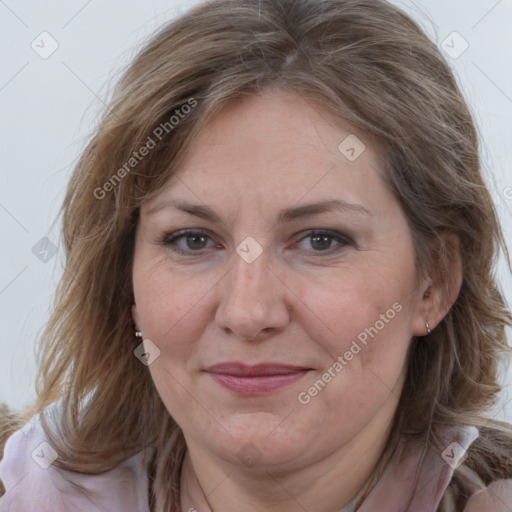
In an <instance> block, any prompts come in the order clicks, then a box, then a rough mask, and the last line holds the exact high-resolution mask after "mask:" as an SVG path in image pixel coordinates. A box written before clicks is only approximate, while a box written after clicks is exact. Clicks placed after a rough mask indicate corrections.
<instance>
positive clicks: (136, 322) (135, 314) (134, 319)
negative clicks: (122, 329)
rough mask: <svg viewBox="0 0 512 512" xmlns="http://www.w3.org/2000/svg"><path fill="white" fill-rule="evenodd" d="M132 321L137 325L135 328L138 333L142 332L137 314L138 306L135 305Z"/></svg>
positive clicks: (133, 305) (133, 306)
mask: <svg viewBox="0 0 512 512" xmlns="http://www.w3.org/2000/svg"><path fill="white" fill-rule="evenodd" d="M132 319H133V323H134V324H135V328H136V329H137V331H140V325H139V314H138V313H137V306H136V305H135V304H132Z"/></svg>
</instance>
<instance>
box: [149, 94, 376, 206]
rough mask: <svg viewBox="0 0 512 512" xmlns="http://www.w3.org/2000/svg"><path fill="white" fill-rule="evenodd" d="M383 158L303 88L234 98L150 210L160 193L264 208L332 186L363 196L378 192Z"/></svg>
mask: <svg viewBox="0 0 512 512" xmlns="http://www.w3.org/2000/svg"><path fill="white" fill-rule="evenodd" d="M381 164H382V159H381V158H380V157H379V151H378V150H377V148H375V146H374V145H372V144H370V142H369V141H368V140H367V139H366V138H364V137H363V136H361V135H360V134H359V133H357V134H356V132H355V130H354V129H353V128H351V126H350V125H348V124H347V123H343V122H342V121H338V120H336V122H335V120H334V119H333V117H332V116H331V115H330V114H329V113H328V112H327V111H326V110H325V109H322V108H321V107H319V106H318V105H317V104H315V103H314V102H312V101H311V100H308V99H306V98H304V97H302V96H300V95H298V94H295V93H289V92H284V91H280V90H272V91H267V92H266V93H265V94H263V95H252V96H247V97H244V98H242V99H239V100H236V101H232V102H230V103H228V104H227V105H226V106H225V107H224V108H223V110H221V111H220V112H219V113H218V114H217V115H215V116H214V117H212V118H211V119H210V120H209V121H208V123H206V124H205V126H204V127H203V128H202V130H201V131H200V132H199V134H198V135H197V136H196V138H195V140H194V141H193V143H192V145H191V147H190V150H189V152H188V154H187V156H186V158H185V159H184V161H183V162H182V164H181V166H180V168H179V169H178V171H177V173H176V174H175V175H174V176H173V177H172V178H171V179H170V180H169V182H168V184H167V186H166V187H165V188H164V189H163V190H162V191H161V193H159V194H158V195H157V196H156V197H155V198H153V199H152V200H151V201H150V202H149V203H148V205H147V208H151V207H152V206H153V205H154V204H155V202H157V201H159V200H161V199H162V196H163V197H166V198H179V197H183V196H185V197H186V198H187V199H190V200H192V199H193V200H195V201H196V202H197V201H198V200H201V201H203V202H208V203H210V204H211V203H212V201H213V202H216V203H217V204H219V205H223V204H226V203H229V202H233V201H238V202H244V203H246V204H247V205H248V207H249V206H254V204H255V203H256V204H258V205H259V207H260V208H261V205H263V204H265V205H269V204H270V203H276V202H279V203H280V204H282V203H289V204H292V203H297V202H298V201H300V200H301V198H303V199H304V200H306V199H308V200H320V199H325V195H326V194H327V193H329V192H333V193H334V195H336V194H343V198H344V199H345V200H357V199H358V198H359V200H361V199H362V197H361V194H362V195H363V196H364V195H365V194H364V193H365V192H366V193H367V192H368V191H369V189H373V191H374V193H376V192H377V191H378V190H377V188H378V187H376V183H375V181H376V180H379V173H381V172H382V170H381ZM331 195H332V194H331ZM368 199H369V200H371V199H372V198H371V197H368Z"/></svg>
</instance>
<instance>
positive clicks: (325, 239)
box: [311, 235, 331, 249]
mask: <svg viewBox="0 0 512 512" xmlns="http://www.w3.org/2000/svg"><path fill="white" fill-rule="evenodd" d="M311 239H312V242H313V247H314V248H315V249H329V246H330V245H331V238H330V237H329V236H326V235H314V236H313V237H312V238H311ZM318 241H320V244H318V243H316V242H318Z"/></svg>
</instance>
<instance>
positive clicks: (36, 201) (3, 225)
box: [0, 0, 512, 421]
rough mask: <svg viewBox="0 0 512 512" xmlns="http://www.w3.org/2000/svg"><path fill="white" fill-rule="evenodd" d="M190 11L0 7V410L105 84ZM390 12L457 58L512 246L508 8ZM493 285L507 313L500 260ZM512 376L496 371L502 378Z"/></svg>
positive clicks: (21, 373)
mask: <svg viewBox="0 0 512 512" xmlns="http://www.w3.org/2000/svg"><path fill="white" fill-rule="evenodd" d="M195 3H197V1H195V2H190V1H187V2H184V1H177V0H174V1H163V0H150V1H148V0H144V1H143V0H138V1H135V0H126V1H122V2H121V1H118V2H116V1H114V0H101V1H100V0H89V1H87V0H80V1H78V0H74V1H69V0H68V1H64V0H49V1H46V2H41V1H39V0H38V1H36V0H26V1H20V0H0V52H1V59H0V62H1V67H0V112H1V117H0V130H1V133H0V144H1V147H0V149H1V153H0V156H1V158H0V171H1V187H0V236H1V246H2V247H1V260H0V320H1V322H0V333H1V336H0V355H1V357H0V402H6V403H7V404H9V405H10V406H12V407H14V408H19V407H21V406H22V405H24V404H27V403H28V402H29V401H30V400H31V399H32V398H33V397H34V384H33V383H34V374H35V368H36V363H35V356H34V348H35V344H36V341H37V339H38V337H39V334H40V331H41V330H42V328H43V326H44V324H45V321H46V320H47V318H48V314H49V308H50V305H51V300H52V294H53V291H54V288H55V286H56V283H57V280H58V278H59V276H60V274H61V272H62V268H63V265H64V261H63V255H62V250H61V246H60V233H59V224H57V225H56V227H55V228H53V229H51V225H52V222H53V220H54V218H55V216H56V214H57V210H58V208H59V206H60V204H61V201H62V199H63V194H64V190H65V187H66V183H67V181H68V178H69V176H70V173H71V169H72V166H73V162H74V161H76V158H77V156H78V154H79V152H80V150H81V149H82V148H83V147H84V144H85V142H86V140H87V137H88V135H89V134H90V131H91V129H92V126H93V123H94V122H95V120H96V119H97V117H98V113H99V112H100V111H101V109H102V108H104V99H105V98H106V95H107V92H108V89H107V88H106V84H107V83H108V82H110V83H112V82H113V80H115V77H116V73H117V72H118V71H119V70H120V69H121V68H122V67H123V66H124V65H125V64H126V63H127V62H128V61H129V60H130V57H132V56H133V55H134V51H135V49H136V47H137V45H138V44H140V42H141V41H143V40H144V38H145V37H147V36H148V35H149V34H150V33H151V32H152V31H154V30H155V29H156V28H157V27H158V26H160V25H161V24H162V23H164V22H166V21H167V20H169V19H171V18H172V17H173V16H174V15H175V14H176V13H178V12H180V11H182V10H184V9H186V8H188V6H191V5H192V4H195ZM394 3H396V4H397V5H399V6H401V7H403V8H404V9H405V10H406V11H407V12H409V13H410V14H411V15H412V16H413V17H414V18H415V19H416V20H418V21H419V22H420V23H421V25H422V26H423V27H424V28H425V30H427V32H428V34H429V35H430V36H431V38H432V39H433V40H434V41H436V43H437V44H438V45H439V46H440V47H441V48H445V49H448V50H449V51H450V52H451V53H452V55H455V56H457V58H452V57H448V58H449V60H450V62H451V64H452V66H453V69H454V71H455V73H456V75H457V77H458V79H459V82H460V84H461V86H462V88H463V90H464V92H465V95H466V98H467V100H468V102H469V103H470V105H471V108H472V110H473V112H474V113H475V117H476V121H477V123H478V127H479V131H480V134H481V144H482V155H483V160H484V164H485V173H486V177H487V180H488V183H489V186H490V187H491V190H492V192H493V194H494V197H495V201H496V203H497V207H498V211H499V214H500V217H501V220H502V222H503V225H504V229H505V236H506V238H507V241H508V243H509V245H512V244H511V242H512V213H511V206H512V172H511V165H510V163H511V160H512V150H511V142H512V139H511V135H512V80H511V77H512V63H511V55H512V53H511V49H512V30H510V27H511V26H512V0H500V1H496V0H478V1H468V0H450V2H446V1H445V0H416V1H412V0H403V1H395V2H394ZM43 31H46V32H48V33H49V34H51V36H52V37H53V38H54V39H55V40H56V41H57V43H58V48H57V50H56V51H55V52H54V53H53V54H52V55H51V56H49V57H48V58H46V59H43V58H41V57H40V56H39V55H38V54H37V53H36V52H35V51H34V50H33V49H32V47H31V44H32V42H33V41H34V40H35V41H36V43H35V44H37V43H38V41H40V39H41V37H43V36H40V34H41V33H42V32H43ZM453 32H457V33H458V34H459V35H457V34H455V35H454V34H453ZM443 41H445V42H444V43H443ZM465 41H466V42H467V43H465ZM39 44H40V45H41V43H39ZM49 44H50V43H49V40H46V45H45V48H46V49H48V48H49ZM466 44H468V45H469V47H468V48H467V50H466V51H465V52H464V53H462V55H460V56H458V53H460V52H461V51H462V50H463V49H464V47H465V45H466ZM509 187H511V188H509ZM43 237H48V238H49V239H50V240H51V241H52V242H53V243H55V244H56V246H57V252H56V254H55V256H54V257H52V258H50V259H49V260H48V261H47V262H46V263H45V262H43V261H41V259H39V258H38V257H36V255H35V254H34V252H33V250H32V249H33V247H34V245H36V244H37V243H38V242H39V241H40V240H41V239H42V238H43ZM43 249H45V248H44V247H43ZM35 252H37V251H35ZM39 256H44V253H40V254H39ZM50 256H51V252H49V253H47V257H50ZM498 276H499V280H500V282H501V286H502V288H503V291H504V293H505V296H506V298H507V301H508V302H509V304H510V303H512V286H511V284H512V279H511V276H510V273H509V272H508V270H506V267H505V266H504V264H503V260H501V261H500V265H499V269H498ZM509 334H510V333H509ZM511 376H512V372H511V371H510V370H509V371H508V373H506V374H505V372H504V375H503V380H504V381H511V380H512V379H511ZM511 398H512V386H510V384H509V387H508V388H506V389H505V392H504V393H503V394H502V397H501V400H500V403H499V404H498V407H497V408H496V410H495V411H494V412H493V414H494V415H496V417H498V418H502V419H507V420H509V421H512V400H511Z"/></svg>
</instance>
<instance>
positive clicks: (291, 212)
mask: <svg viewBox="0 0 512 512" xmlns="http://www.w3.org/2000/svg"><path fill="white" fill-rule="evenodd" d="M171 207H174V208H177V209H178V210H181V211H183V212H185V213H188V214H190V215H194V216H196V217H199V218H201V219H205V220H209V221H213V222H218V223H223V221H222V219H221V218H220V217H219V216H218V215H217V214H216V213H215V212H214V211H213V210H212V209H211V208H210V207H209V206H206V205H200V204H193V203H189V202H187V201H178V200H166V201H161V202H159V203H157V204H156V205H155V206H153V207H152V208H151V209H150V210H148V215H152V214H154V213H156V212H158V211H160V210H162V209H164V208H171ZM334 211H340V212H343V213H355V214H362V215H365V216H368V217H373V215H372V213H371V212H370V210H368V208H366V207H364V206H362V205H360V204H355V203H349V202H347V201H344V200H342V199H330V200H326V201H319V202H316V203H308V204H304V205H302V206H294V207H290V208H285V209H283V210H281V211H280V212H279V215H278V218H277V222H278V223H285V222H291V221H293V220H296V219H300V218H304V217H310V216H313V215H319V214H321V213H330V212H334Z"/></svg>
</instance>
